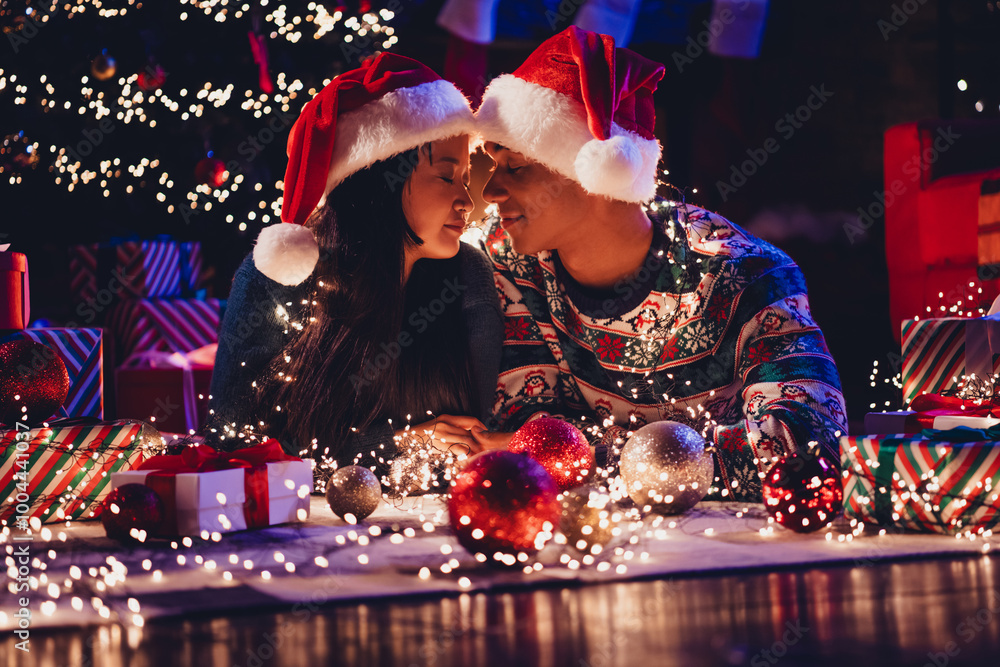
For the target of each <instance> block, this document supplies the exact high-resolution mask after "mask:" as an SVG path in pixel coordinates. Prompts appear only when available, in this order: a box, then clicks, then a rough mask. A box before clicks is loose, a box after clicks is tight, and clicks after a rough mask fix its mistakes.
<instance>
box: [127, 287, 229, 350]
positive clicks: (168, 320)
mask: <svg viewBox="0 0 1000 667" xmlns="http://www.w3.org/2000/svg"><path fill="white" fill-rule="evenodd" d="M225 303H226V302H225V301H224V300H222V299H205V300H200V299H136V300H130V301H122V302H121V303H119V304H117V305H116V306H115V307H114V308H113V309H112V311H111V312H110V313H109V314H108V329H110V330H111V332H112V334H113V335H114V338H115V358H116V359H117V360H118V362H119V363H121V362H123V361H124V360H126V359H128V358H129V357H130V356H132V355H133V354H135V353H136V352H167V353H172V352H180V353H182V354H184V353H187V352H191V351H192V350H197V349H198V348H200V347H204V346H206V345H210V344H211V343H215V342H218V339H219V333H218V331H219V321H220V320H221V319H222V309H223V307H224V306H225Z"/></svg>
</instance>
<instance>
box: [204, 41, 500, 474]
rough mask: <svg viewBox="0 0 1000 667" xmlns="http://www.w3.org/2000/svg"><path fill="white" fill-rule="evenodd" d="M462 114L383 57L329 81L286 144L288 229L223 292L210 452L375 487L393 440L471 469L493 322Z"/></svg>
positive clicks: (431, 81) (270, 231) (445, 88)
mask: <svg viewBox="0 0 1000 667" xmlns="http://www.w3.org/2000/svg"><path fill="white" fill-rule="evenodd" d="M472 122H473V121H472V115H471V111H470V109H469V105H468V102H467V100H466V99H465V98H464V97H463V96H462V95H461V93H459V92H458V90H457V89H456V88H455V87H454V86H453V85H452V84H450V83H448V82H446V81H443V80H441V79H440V78H439V77H438V76H437V75H436V74H434V72H432V71H431V70H430V69H428V68H427V67H425V66H423V65H421V64H420V63H418V62H417V61H415V60H411V59H409V58H404V57H401V56H396V55H394V54H387V53H386V54H381V55H380V56H378V57H377V58H375V59H374V60H373V61H372V62H371V63H369V64H368V65H366V66H364V67H362V68H360V69H358V70H353V71H351V72H347V73H345V74H343V75H341V76H340V77H338V78H337V79H334V81H332V82H331V83H330V84H329V85H328V86H327V87H326V88H324V89H323V90H322V91H321V92H320V93H319V94H318V95H317V96H316V97H315V98H314V99H313V100H311V101H310V102H309V103H308V104H307V105H306V106H305V107H304V108H303V111H302V114H301V116H300V117H299V119H298V121H297V122H296V124H295V126H294V127H293V128H292V132H291V135H290V137H289V164H288V169H287V172H286V175H285V183H284V188H285V190H284V200H283V203H282V220H283V221H284V222H283V223H281V224H279V225H272V226H271V227H268V228H265V229H264V230H263V231H262V232H261V235H260V237H259V239H258V242H257V245H256V247H255V248H254V251H253V252H252V253H251V255H250V256H248V257H247V259H246V260H245V261H244V262H243V264H242V266H241V267H240V268H239V270H238V271H237V273H236V277H235V278H234V281H233V289H232V292H231V295H230V300H229V305H228V308H227V310H226V313H225V316H224V318H223V321H222V326H221V330H220V335H219V352H218V357H217V360H216V366H215V372H214V374H213V377H212V397H213V398H212V406H213V411H214V418H213V423H212V425H211V427H210V428H209V429H208V431H209V432H208V433H207V436H208V439H209V440H210V441H213V442H215V443H216V444H218V445H220V446H222V447H224V448H232V447H238V446H241V445H242V443H243V442H245V441H248V440H250V439H251V437H250V436H251V433H254V434H257V435H258V439H259V436H260V435H261V434H266V435H269V436H272V437H277V438H278V439H279V440H280V441H281V442H282V445H283V446H284V447H285V449H286V450H288V451H290V452H291V453H296V454H301V453H303V452H305V451H309V452H311V453H312V454H313V455H314V456H316V457H317V458H320V459H322V460H333V461H336V463H337V464H338V465H347V464H352V463H359V464H361V465H366V466H375V467H377V468H379V470H378V472H381V473H383V474H384V473H385V472H386V471H387V465H386V464H388V462H389V461H391V459H392V458H393V456H394V455H395V454H396V443H395V441H394V436H399V435H403V432H404V430H405V425H406V424H407V421H408V420H409V419H410V417H411V416H412V417H413V419H412V423H413V424H414V426H413V428H412V429H411V430H412V431H414V432H416V434H417V435H418V436H426V437H425V438H424V440H425V442H426V443H427V444H429V445H432V446H433V447H435V448H437V449H440V450H444V451H450V452H452V453H456V454H457V453H459V452H461V453H471V452H474V451H478V450H479V449H480V447H481V446H480V445H479V444H478V443H477V441H476V439H475V438H474V437H473V434H472V431H477V432H478V431H479V430H483V429H484V428H485V426H484V425H483V423H482V421H480V420H485V419H487V418H488V416H489V414H490V410H491V407H492V400H493V393H494V390H495V388H496V378H497V370H498V366H499V358H500V345H501V337H502V332H503V327H502V318H501V311H500V307H499V303H498V301H497V296H496V289H495V286H494V282H493V275H492V269H491V266H490V264H489V262H488V260H487V259H486V257H485V256H484V255H483V254H482V252H481V251H479V250H478V249H475V248H473V247H472V246H469V245H467V244H463V243H460V241H459V236H460V235H461V234H462V232H463V229H464V227H465V224H466V221H467V218H468V215H469V213H470V211H471V210H472V206H473V205H472V199H471V197H470V196H469V192H468V188H467V184H468V178H469V133H470V132H471V131H472Z"/></svg>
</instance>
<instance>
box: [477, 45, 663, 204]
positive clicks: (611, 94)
mask: <svg viewBox="0 0 1000 667" xmlns="http://www.w3.org/2000/svg"><path fill="white" fill-rule="evenodd" d="M663 74H664V68H663V65H661V64H660V63H656V62H653V61H651V60H648V59H646V58H643V57H642V56H640V55H639V54H637V53H635V52H633V51H629V50H628V49H619V48H615V41H614V39H613V38H612V37H609V36H608V35H601V34H598V33H596V32H590V31H588V30H582V29H580V28H578V27H576V26H570V27H569V28H567V29H566V30H564V31H562V32H561V33H559V34H558V35H555V36H554V37H551V38H549V39H548V40H546V41H545V42H543V43H542V45H541V46H539V47H538V48H537V49H535V51H534V53H532V54H531V55H530V56H528V59H527V60H525V61H524V64H522V65H521V66H520V67H519V68H517V69H516V70H515V71H514V72H513V73H512V74H504V75H502V76H499V77H497V78H496V79H494V80H493V81H492V82H491V83H490V85H489V86H488V87H487V88H486V92H485V93H484V95H483V103H482V105H481V106H480V107H479V111H477V112H476V122H477V124H478V126H479V133H480V135H481V136H482V138H483V139H485V140H487V141H493V142H496V143H498V144H501V145H503V146H505V147H507V148H509V149H510V150H512V151H516V152H518V153H523V154H524V155H525V156H527V157H528V158H529V159H532V160H535V161H537V162H540V163H541V164H543V165H545V166H546V167H548V168H550V169H552V170H553V171H556V172H558V173H560V174H562V175H563V176H565V177H567V178H569V179H572V180H574V181H576V182H577V183H579V184H580V185H581V186H583V188H584V189H585V190H586V191H587V192H590V193H591V194H598V195H604V196H606V197H610V198H611V199H617V200H621V201H628V202H640V203H641V202H646V201H649V200H650V199H652V198H653V197H654V196H656V185H657V167H658V165H659V162H660V157H661V155H662V149H661V148H660V143H659V142H658V141H657V140H656V137H655V135H654V134H653V125H654V123H655V119H656V116H655V112H654V109H653V92H654V91H655V90H656V85H657V83H659V81H660V79H662V78H663Z"/></svg>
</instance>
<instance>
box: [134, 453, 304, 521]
mask: <svg viewBox="0 0 1000 667" xmlns="http://www.w3.org/2000/svg"><path fill="white" fill-rule="evenodd" d="M301 460H302V459H300V458H298V457H296V456H291V455H289V454H286V453H285V450H284V449H282V448H281V443H279V442H278V441H277V440H274V439H270V440H267V441H266V442H264V443H262V444H260V445H257V446H255V447H247V448H245V449H239V450H236V451H234V452H219V451H217V450H215V449H214V448H212V447H209V446H208V445H196V446H194V447H185V448H184V451H183V452H181V453H180V454H160V455H158V456H154V457H152V458H150V459H147V460H145V461H143V462H142V463H141V464H139V466H137V467H136V468H135V469H136V470H151V471H152V472H150V473H149V475H147V476H146V486H148V487H149V488H151V489H152V490H153V491H155V492H156V494H157V495H158V496H160V499H161V500H162V501H163V509H164V517H163V523H162V525H161V526H160V529H159V530H158V531H157V532H159V533H161V534H166V535H176V534H177V533H178V526H177V485H176V476H177V475H178V474H179V473H198V472H214V471H217V470H234V469H237V468H243V469H245V474H244V482H243V486H244V492H245V493H246V503H245V504H244V506H243V514H244V516H245V517H246V522H247V528H260V527H262V526H267V525H268V524H269V523H270V516H269V502H268V499H269V493H270V492H269V489H268V484H267V464H268V463H276V462H280V461H301Z"/></svg>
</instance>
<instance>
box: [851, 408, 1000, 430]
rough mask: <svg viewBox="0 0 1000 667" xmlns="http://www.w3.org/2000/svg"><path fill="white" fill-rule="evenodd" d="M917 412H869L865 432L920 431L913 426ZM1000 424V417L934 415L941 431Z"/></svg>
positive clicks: (984, 427)
mask: <svg viewBox="0 0 1000 667" xmlns="http://www.w3.org/2000/svg"><path fill="white" fill-rule="evenodd" d="M915 414H917V413H916V412H913V411H912V410H898V411H895V412H869V413H868V414H866V415H865V433H870V434H882V435H886V434H895V433H918V432H919V429H916V428H915V427H914V426H912V423H913V422H912V420H910V419H909V417H910V416H911V415H915ZM997 424H1000V419H997V418H996V417H973V416H965V415H938V416H936V417H934V428H935V429H937V430H939V431H946V430H948V429H950V428H956V427H958V426H967V427H969V428H981V429H987V428H990V427H991V426H996V425H997Z"/></svg>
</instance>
